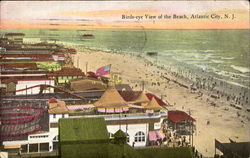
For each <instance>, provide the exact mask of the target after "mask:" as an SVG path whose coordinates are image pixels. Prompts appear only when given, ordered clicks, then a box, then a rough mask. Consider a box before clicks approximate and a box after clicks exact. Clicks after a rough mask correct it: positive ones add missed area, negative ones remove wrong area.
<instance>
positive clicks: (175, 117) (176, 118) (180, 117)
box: [168, 110, 195, 123]
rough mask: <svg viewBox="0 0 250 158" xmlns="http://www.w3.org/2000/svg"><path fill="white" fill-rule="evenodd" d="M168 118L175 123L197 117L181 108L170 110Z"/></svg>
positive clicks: (192, 119)
mask: <svg viewBox="0 0 250 158" xmlns="http://www.w3.org/2000/svg"><path fill="white" fill-rule="evenodd" d="M168 120H170V121H171V122H174V123H179V122H182V121H192V122H194V121H195V119H194V118H192V117H191V116H190V115H188V114H187V113H186V112H184V111H179V110H173V111H168Z"/></svg>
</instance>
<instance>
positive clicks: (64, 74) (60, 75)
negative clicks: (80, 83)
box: [47, 67, 85, 84]
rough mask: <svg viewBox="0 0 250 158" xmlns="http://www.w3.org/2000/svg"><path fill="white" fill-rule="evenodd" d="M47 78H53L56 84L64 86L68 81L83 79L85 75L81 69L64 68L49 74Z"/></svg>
mask: <svg viewBox="0 0 250 158" xmlns="http://www.w3.org/2000/svg"><path fill="white" fill-rule="evenodd" d="M47 76H48V77H53V78H54V79H55V80H56V83H57V84H65V83H69V81H70V80H73V79H79V78H83V77H84V76H85V74H84V72H82V70H81V69H78V68H66V67H64V68H62V69H61V70H59V71H53V72H50V73H49V74H47Z"/></svg>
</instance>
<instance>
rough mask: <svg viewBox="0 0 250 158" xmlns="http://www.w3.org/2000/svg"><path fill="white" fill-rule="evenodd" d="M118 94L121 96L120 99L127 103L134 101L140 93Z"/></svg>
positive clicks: (127, 92)
mask: <svg viewBox="0 0 250 158" xmlns="http://www.w3.org/2000/svg"><path fill="white" fill-rule="evenodd" d="M118 92H119V94H120V95H121V97H122V98H123V99H124V100H125V101H127V102H130V101H134V100H136V99H137V98H138V97H139V95H140V94H141V91H118Z"/></svg>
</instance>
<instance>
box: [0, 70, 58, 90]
mask: <svg viewBox="0 0 250 158" xmlns="http://www.w3.org/2000/svg"><path fill="white" fill-rule="evenodd" d="M17 75H18V74H17ZM31 75H32V74H31ZM34 75H36V74H34ZM38 75H39V74H38ZM2 84H5V87H6V93H12V94H15V95H27V94H39V93H53V92H54V89H52V88H47V89H41V87H40V86H39V85H50V86H54V85H55V81H54V80H53V79H49V78H47V77H43V76H40V77H23V76H22V78H18V77H12V78H9V79H3V80H2Z"/></svg>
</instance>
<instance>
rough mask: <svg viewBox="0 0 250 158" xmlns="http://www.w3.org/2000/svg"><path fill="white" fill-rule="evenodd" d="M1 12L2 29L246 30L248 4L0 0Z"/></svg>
mask: <svg viewBox="0 0 250 158" xmlns="http://www.w3.org/2000/svg"><path fill="white" fill-rule="evenodd" d="M0 13H1V14H0V16H1V17H0V18H1V21H0V22H1V23H0V27H1V28H2V29H10V28H15V29H23V28H25V29H32V28H34V29H35V28H57V29H138V28H141V27H143V28H145V29H249V2H248V1H137V2H136V1H1V2H0ZM174 14H175V15H186V16H187V17H188V19H174V18H173V16H174ZM192 14H194V15H206V16H208V18H205V19H197V18H195V19H191V18H190V17H191V15H192ZM225 14H228V15H229V17H230V18H225ZM123 15H126V16H130V15H132V16H138V17H139V16H140V17H141V18H140V19H131V18H126V19H124V18H122V17H123ZM145 15H151V16H155V17H156V18H155V19H149V18H147V17H146V16H145ZM161 15H162V16H161ZM164 15H168V16H171V18H165V19H164ZM212 15H214V17H216V16H217V17H218V16H220V18H218V19H217V18H213V19H212V18H211V16H212ZM233 17H234V18H233Z"/></svg>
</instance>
